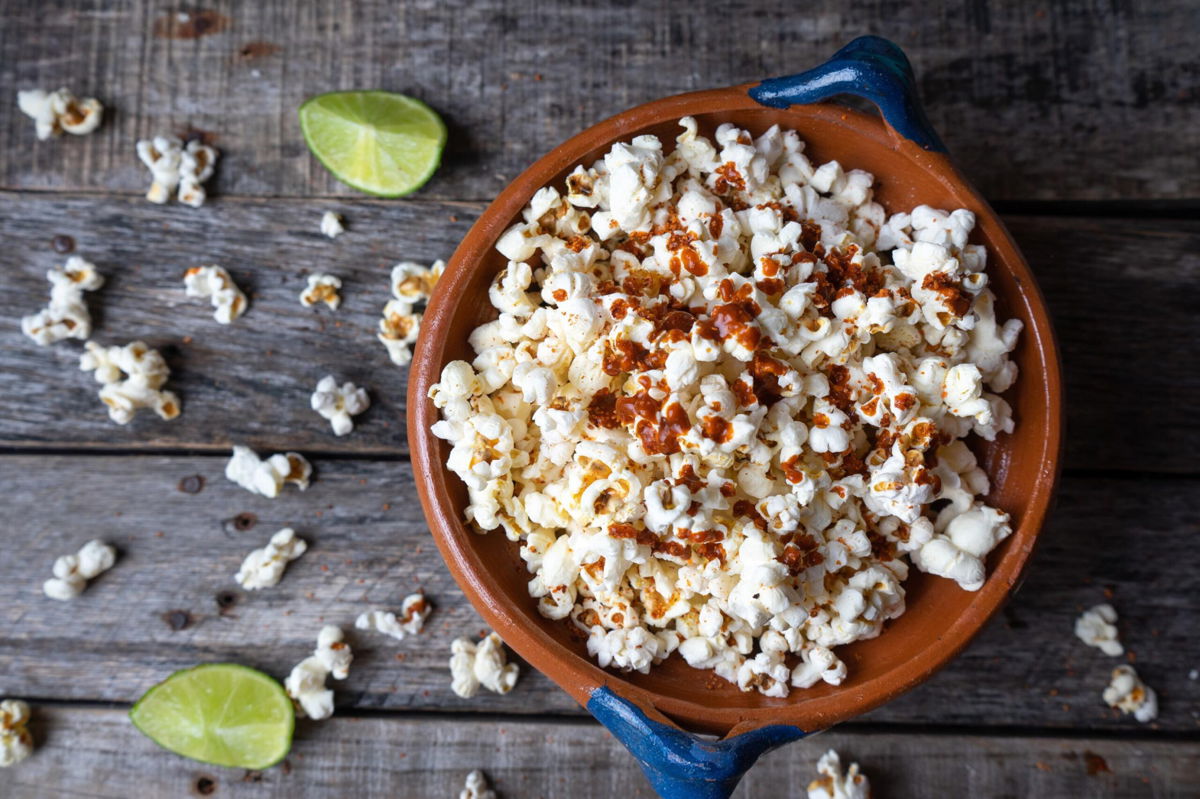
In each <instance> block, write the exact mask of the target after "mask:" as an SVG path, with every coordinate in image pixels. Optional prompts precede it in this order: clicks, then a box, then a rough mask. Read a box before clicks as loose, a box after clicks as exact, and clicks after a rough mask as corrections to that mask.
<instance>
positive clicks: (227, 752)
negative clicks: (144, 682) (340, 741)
mask: <svg viewBox="0 0 1200 799" xmlns="http://www.w3.org/2000/svg"><path fill="white" fill-rule="evenodd" d="M129 718H130V720H131V721H132V722H133V724H134V726H135V727H137V728H138V729H139V730H141V732H142V734H143V735H145V736H146V737H147V738H149V739H150V740H152V741H154V742H155V743H156V744H158V745H159V746H161V747H163V748H164V749H169V750H171V751H172V752H175V753H176V754H180V755H183V756H184V757H190V758H191V759H192V760H199V761H200V762H202V763H211V764H213V765H215V766H234V767H237V768H248V769H265V768H269V767H270V766H273V765H275V764H276V763H278V762H279V761H280V760H283V758H284V757H285V756H287V753H288V749H290V748H291V746H292V730H293V729H294V728H295V726H296V713H295V710H294V709H293V708H292V701H291V700H290V699H288V695H287V694H286V693H285V692H284V690H283V686H282V685H280V684H279V682H278V681H276V680H274V679H272V678H271V677H268V676H267V675H266V674H263V673H262V672H261V671H255V670H254V669H251V668H247V667H246V666H239V665H237V664H236V663H210V664H207V665H204V666H196V667H195V668H191V669H184V670H183V671H177V672H175V673H174V674H172V675H171V676H170V677H168V678H167V679H165V680H163V681H162V682H160V683H159V684H158V685H156V686H154V687H153V688H151V689H150V690H149V691H147V692H146V693H145V695H144V696H143V697H142V698H141V699H139V700H138V702H137V704H136V705H134V706H133V709H132V710H130V711H129Z"/></svg>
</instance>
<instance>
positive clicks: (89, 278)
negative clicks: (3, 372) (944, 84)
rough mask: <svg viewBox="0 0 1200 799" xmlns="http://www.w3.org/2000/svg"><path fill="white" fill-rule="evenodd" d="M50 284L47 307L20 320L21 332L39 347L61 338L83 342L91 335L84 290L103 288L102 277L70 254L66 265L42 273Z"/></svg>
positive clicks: (94, 269) (81, 260) (76, 256)
mask: <svg viewBox="0 0 1200 799" xmlns="http://www.w3.org/2000/svg"><path fill="white" fill-rule="evenodd" d="M46 279H47V280H49V281H50V304H49V305H47V306H46V307H45V308H43V309H42V310H40V311H38V312H37V313H35V314H32V315H30V316H26V317H24V318H22V319H21V332H23V333H24V334H25V335H27V336H29V337H30V338H31V339H33V340H34V341H36V342H37V343H38V344H40V345H42V346H43V347H44V346H46V345H47V344H53V343H54V342H56V341H62V340H63V339H68V338H76V339H80V340H83V339H86V338H87V337H88V336H90V335H92V315H91V314H90V313H88V309H87V303H86V302H84V299H83V293H84V292H85V291H95V290H96V289H98V288H100V287H101V286H103V285H104V276H103V275H101V274H100V273H99V272H97V271H96V267H95V265H94V264H92V263H90V262H88V261H85V260H84V259H82V258H80V257H79V256H78V255H72V256H71V257H70V258H68V259H67V262H66V264H64V265H63V266H61V267H55V268H53V269H51V270H50V271H48V272H47V273H46Z"/></svg>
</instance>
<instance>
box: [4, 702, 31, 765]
mask: <svg viewBox="0 0 1200 799" xmlns="http://www.w3.org/2000/svg"><path fill="white" fill-rule="evenodd" d="M28 723H29V705H27V704H26V703H25V702H22V701H21V700H20V699H5V700H4V701H2V702H0V768H8V767H9V766H15V765H16V764H18V763H20V762H21V761H22V760H24V759H25V758H27V757H29V756H30V755H31V754H33V735H31V734H30V732H29V728H28V727H27V725H28Z"/></svg>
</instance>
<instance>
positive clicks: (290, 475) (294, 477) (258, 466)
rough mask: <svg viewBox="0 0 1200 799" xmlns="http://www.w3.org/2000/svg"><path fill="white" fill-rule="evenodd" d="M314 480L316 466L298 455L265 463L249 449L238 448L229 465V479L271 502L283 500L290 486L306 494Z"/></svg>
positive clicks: (280, 455) (278, 456)
mask: <svg viewBox="0 0 1200 799" xmlns="http://www.w3.org/2000/svg"><path fill="white" fill-rule="evenodd" d="M311 476H312V465H311V464H310V463H309V462H308V460H307V459H306V458H305V457H304V456H303V455H301V454H300V453H298V452H283V453H278V454H276V455H272V456H270V457H269V458H267V459H265V460H264V459H262V458H259V457H258V453H256V452H255V451H254V450H252V449H250V448H249V447H244V446H237V445H235V446H234V448H233V454H232V455H231V456H230V458H229V462H228V463H227V464H225V477H226V479H228V480H229V481H230V482H233V483H237V484H238V485H240V486H241V487H242V488H244V489H246V490H247V491H249V492H251V493H252V494H259V495H261V496H264V497H268V498H270V499H274V498H275V497H277V496H279V492H280V491H282V490H283V487H284V485H286V484H288V483H290V484H292V485H294V486H296V487H297V488H299V489H300V490H301V491H304V490H306V489H307V488H308V483H309V478H310V477H311Z"/></svg>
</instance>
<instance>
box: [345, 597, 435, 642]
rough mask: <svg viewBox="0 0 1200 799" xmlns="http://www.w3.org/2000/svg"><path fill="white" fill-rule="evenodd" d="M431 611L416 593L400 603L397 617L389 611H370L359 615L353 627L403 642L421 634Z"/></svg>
mask: <svg viewBox="0 0 1200 799" xmlns="http://www.w3.org/2000/svg"><path fill="white" fill-rule="evenodd" d="M432 611H433V607H432V606H431V605H430V604H429V601H428V600H426V599H425V595H424V594H422V593H420V592H417V593H415V594H409V595H408V596H406V597H405V598H404V601H403V602H401V603H400V615H399V616H397V615H396V614H395V613H392V612H391V611H383V610H370V611H367V612H366V613H362V614H360V615H359V617H358V619H356V620H355V622H354V626H355V627H356V628H357V629H359V630H374V631H375V632H379V633H383V634H384V635H390V636H391V637H392V638H395V639H396V640H397V641H403V640H404V639H405V637H406V636H409V635H416V634H417V633H419V632H421V628H422V627H424V626H425V619H427V618H429V614H430V613H431V612H432Z"/></svg>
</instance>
